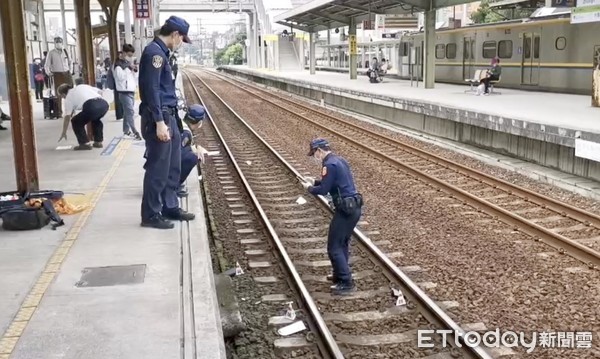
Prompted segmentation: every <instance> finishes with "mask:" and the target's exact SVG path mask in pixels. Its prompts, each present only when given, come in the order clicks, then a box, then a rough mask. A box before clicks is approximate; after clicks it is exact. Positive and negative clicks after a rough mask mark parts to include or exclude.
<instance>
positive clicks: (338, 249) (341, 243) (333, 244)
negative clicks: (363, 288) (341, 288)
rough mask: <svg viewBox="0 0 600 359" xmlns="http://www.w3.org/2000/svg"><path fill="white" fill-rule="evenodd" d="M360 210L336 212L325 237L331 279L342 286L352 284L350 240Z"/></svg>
mask: <svg viewBox="0 0 600 359" xmlns="http://www.w3.org/2000/svg"><path fill="white" fill-rule="evenodd" d="M361 212H362V211H361V209H360V208H357V209H356V210H354V211H353V212H352V213H351V214H346V213H343V212H341V211H340V210H336V211H335V213H334V214H333V219H332V220H331V223H330V224H329V233H328V235H327V254H328V255H329V260H330V261H331V266H332V268H333V277H334V278H335V279H336V281H337V282H338V283H341V284H344V285H351V284H352V272H351V271H350V265H349V264H348V263H349V261H350V240H351V239H352V233H353V231H354V227H356V224H357V223H358V220H359V219H360V216H361Z"/></svg>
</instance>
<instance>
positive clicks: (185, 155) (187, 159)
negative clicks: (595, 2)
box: [179, 146, 198, 185]
mask: <svg viewBox="0 0 600 359" xmlns="http://www.w3.org/2000/svg"><path fill="white" fill-rule="evenodd" d="M197 165H198V155H197V154H195V153H194V151H192V147H191V146H185V147H183V148H182V149H181V177H180V178H179V184H180V185H181V184H183V183H184V182H185V180H186V179H187V178H188V176H189V175H190V173H191V172H192V170H193V169H194V167H196V166H197Z"/></svg>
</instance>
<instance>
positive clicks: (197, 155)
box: [177, 105, 208, 197]
mask: <svg viewBox="0 0 600 359" xmlns="http://www.w3.org/2000/svg"><path fill="white" fill-rule="evenodd" d="M204 114H205V110H204V107H203V106H201V105H191V106H190V107H189V108H188V111H187V114H186V115H185V117H184V118H183V132H182V134H181V146H182V147H181V177H180V180H179V191H178V192H177V195H178V196H179V197H185V196H187V194H188V193H187V190H186V189H185V180H186V179H187V178H188V176H189V175H190V173H191V172H192V170H193V169H194V167H196V166H197V165H198V161H200V162H202V163H204V156H205V155H206V154H207V153H208V151H206V150H205V149H204V148H203V147H202V146H199V145H197V144H196V143H195V142H196V141H194V139H195V138H196V136H197V135H195V132H196V131H198V130H199V129H200V127H202V123H203V120H204ZM198 174H200V170H199V169H198Z"/></svg>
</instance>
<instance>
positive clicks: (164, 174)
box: [139, 16, 195, 229]
mask: <svg viewBox="0 0 600 359" xmlns="http://www.w3.org/2000/svg"><path fill="white" fill-rule="evenodd" d="M189 28H190V25H189V24H188V23H187V22H186V21H185V20H183V19H181V18H179V17H176V16H171V17H170V18H169V19H167V21H166V22H165V24H164V25H163V26H162V27H161V29H160V32H159V35H158V36H157V37H156V38H155V39H154V41H152V42H151V43H150V44H148V46H146V48H145V49H144V51H143V53H142V56H141V58H140V69H139V89H140V99H141V104H140V110H139V112H140V115H141V118H142V121H141V122H142V123H141V124H142V135H143V137H144V139H145V140H146V156H145V157H146V164H145V166H144V169H145V170H146V174H145V175H144V194H143V197H142V226H143V227H152V228H159V229H169V228H173V227H174V225H173V223H172V222H170V221H169V220H179V221H189V220H192V219H194V218H195V216H194V214H192V213H188V212H185V211H184V210H182V209H181V208H180V207H179V200H178V197H177V190H178V188H179V178H180V174H181V131H180V126H179V123H180V122H181V120H180V119H179V115H178V113H177V96H176V94H175V83H174V82H173V78H172V73H171V66H169V55H170V52H171V51H176V50H177V49H179V48H180V47H181V46H182V45H183V43H184V42H186V43H191V41H190V39H189V37H188V36H187V34H188V30H189Z"/></svg>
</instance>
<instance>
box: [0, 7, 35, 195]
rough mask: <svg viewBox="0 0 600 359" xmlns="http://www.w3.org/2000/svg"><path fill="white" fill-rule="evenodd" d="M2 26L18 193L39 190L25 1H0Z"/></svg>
mask: <svg viewBox="0 0 600 359" xmlns="http://www.w3.org/2000/svg"><path fill="white" fill-rule="evenodd" d="M0 22H1V23H2V40H3V42H4V56H5V60H6V67H7V70H8V71H7V74H6V77H7V85H8V88H9V98H10V115H11V117H12V121H11V128H10V130H11V131H10V132H11V134H12V143H13V151H14V163H15V174H16V177H17V189H18V190H19V191H20V192H29V191H36V190H38V189H39V182H40V181H39V173H38V164H37V151H36V143H35V129H34V127H33V114H32V110H31V97H30V96H29V78H28V76H29V75H28V73H29V72H28V70H29V69H28V66H29V65H28V63H27V54H26V49H25V46H23V44H24V43H25V32H24V31H23V28H24V24H23V1H22V0H14V1H10V2H9V1H0Z"/></svg>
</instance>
